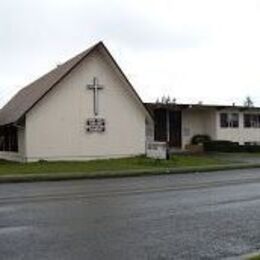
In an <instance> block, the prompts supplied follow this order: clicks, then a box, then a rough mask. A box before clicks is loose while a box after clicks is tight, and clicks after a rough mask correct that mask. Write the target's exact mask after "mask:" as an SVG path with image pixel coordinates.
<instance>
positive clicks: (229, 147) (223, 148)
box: [204, 140, 241, 152]
mask: <svg viewBox="0 0 260 260" xmlns="http://www.w3.org/2000/svg"><path fill="white" fill-rule="evenodd" d="M204 150H205V151H207V152H240V151H241V148H240V146H239V144H238V143H236V142H231V141H226V140H216V141H208V142H204Z"/></svg>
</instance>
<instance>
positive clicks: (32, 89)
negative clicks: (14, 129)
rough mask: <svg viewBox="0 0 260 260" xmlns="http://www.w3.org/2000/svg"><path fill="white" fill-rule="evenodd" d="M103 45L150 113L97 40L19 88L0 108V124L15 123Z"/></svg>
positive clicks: (101, 43)
mask: <svg viewBox="0 0 260 260" xmlns="http://www.w3.org/2000/svg"><path fill="white" fill-rule="evenodd" d="M98 47H103V49H104V50H105V51H106V53H107V54H108V55H109V57H110V58H111V59H112V61H113V62H114V64H115V65H116V67H117V69H118V70H119V72H120V73H121V74H122V75H123V77H124V78H125V80H126V82H127V83H128V85H129V86H130V88H131V90H132V91H133V93H134V95H136V97H137V99H138V100H139V101H140V102H141V103H142V106H143V107H144V108H145V110H146V111H147V112H148V113H149V114H150V112H149V111H148V110H147V108H146V107H145V106H144V104H143V102H142V100H141V98H140V97H139V96H138V94H137V92H136V91H135V90H134V88H133V86H132V85H131V83H130V82H129V81H128V79H127V78H126V76H125V75H124V73H123V71H122V70H121V69H120V67H119V66H118V64H117V63H116V61H115V60H114V58H113V57H112V55H111V54H110V53H109V51H108V49H107V48H106V47H105V45H104V44H103V42H99V43H97V44H95V45H93V46H92V47H90V48H89V49H87V50H85V51H84V52H82V53H80V54H78V55H77V56H75V57H74V58H72V59H70V60H68V61H66V62H65V63H63V64H61V65H59V66H58V67H57V68H55V69H53V70H51V71H50V72H48V73H47V74H45V75H43V76H42V77H40V78H39V79H37V80H36V81H34V82H32V83H31V84H29V85H28V86H26V87H24V88H23V89H21V90H20V91H19V92H18V93H17V94H16V95H15V96H14V97H13V98H12V99H11V100H10V101H9V102H8V103H7V104H6V105H5V106H4V107H3V108H2V109H1V110H0V125H8V124H12V123H16V122H17V121H19V120H20V119H21V118H23V116H24V115H25V114H26V113H27V112H28V111H29V110H30V109H31V108H32V107H33V106H34V105H35V104H36V103H37V102H38V101H39V100H40V99H42V98H43V97H44V96H45V95H46V94H47V93H48V92H49V91H50V90H51V89H52V88H53V87H54V86H56V85H57V84H58V83H59V82H60V81H62V80H63V79H64V78H65V77H66V76H67V75H68V74H69V73H70V72H71V71H72V70H73V69H74V68H75V67H77V65H78V64H79V63H80V62H81V61H82V60H83V59H85V58H86V57H87V56H88V55H89V54H90V53H91V52H93V51H94V50H95V49H96V48H98Z"/></svg>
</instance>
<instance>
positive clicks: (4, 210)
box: [0, 170, 260, 260]
mask: <svg viewBox="0 0 260 260" xmlns="http://www.w3.org/2000/svg"><path fill="white" fill-rule="evenodd" d="M259 248H260V170H243V171H242V170H241V171H227V172H211V173H199V174H186V175H171V176H152V177H139V178H124V179H123V178H122V179H106V180H81V181H65V182H49V183H47V182H46V183H25V184H1V185H0V259H91V260H92V259H98V260H99V259H102V260H103V259H112V260H114V259H115V260H116V259H120V260H121V259H131V260H132V259H225V258H231V257H232V259H233V257H236V256H238V255H241V254H246V253H249V252H252V251H256V250H258V249H259Z"/></svg>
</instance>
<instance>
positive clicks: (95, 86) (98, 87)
mask: <svg viewBox="0 0 260 260" xmlns="http://www.w3.org/2000/svg"><path fill="white" fill-rule="evenodd" d="M87 87H88V89H91V90H93V94H94V100H93V104H94V115H95V116H97V115H98V90H101V89H103V88H104V87H103V86H102V85H99V84H98V79H97V78H96V77H94V78H93V84H89V85H87Z"/></svg>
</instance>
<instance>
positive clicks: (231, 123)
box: [229, 113, 239, 128]
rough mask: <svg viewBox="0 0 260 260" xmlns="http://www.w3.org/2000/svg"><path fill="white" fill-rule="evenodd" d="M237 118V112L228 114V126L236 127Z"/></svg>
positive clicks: (237, 123) (237, 124)
mask: <svg viewBox="0 0 260 260" xmlns="http://www.w3.org/2000/svg"><path fill="white" fill-rule="evenodd" d="M238 120H239V116H238V113H232V114H230V120H229V126H230V127H234V128H237V127H238V126H239V122H238Z"/></svg>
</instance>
